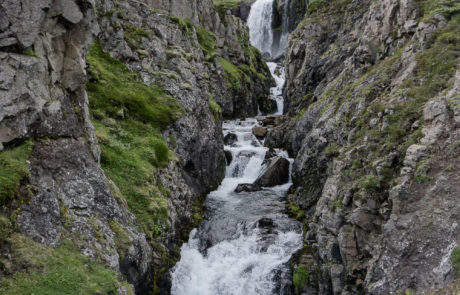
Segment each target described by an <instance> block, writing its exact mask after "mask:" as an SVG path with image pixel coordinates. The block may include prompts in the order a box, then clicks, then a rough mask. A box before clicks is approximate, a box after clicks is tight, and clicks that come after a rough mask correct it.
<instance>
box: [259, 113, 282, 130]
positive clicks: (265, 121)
mask: <svg viewBox="0 0 460 295" xmlns="http://www.w3.org/2000/svg"><path fill="white" fill-rule="evenodd" d="M257 121H259V122H260V123H261V124H262V125H263V126H275V127H276V126H279V125H281V124H283V123H284V122H285V121H286V116H284V115H267V116H260V117H257Z"/></svg>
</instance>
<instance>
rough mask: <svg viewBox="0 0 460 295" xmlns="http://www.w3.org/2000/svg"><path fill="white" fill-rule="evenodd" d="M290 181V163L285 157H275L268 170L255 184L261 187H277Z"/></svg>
mask: <svg viewBox="0 0 460 295" xmlns="http://www.w3.org/2000/svg"><path fill="white" fill-rule="evenodd" d="M288 181H289V161H288V160H287V159H286V158H283V157H273V158H272V159H271V160H270V163H269V164H268V168H267V170H266V171H265V172H264V173H263V174H262V175H261V176H260V177H259V178H257V180H256V181H255V182H254V184H256V185H259V186H275V185H280V184H284V183H286V182H288Z"/></svg>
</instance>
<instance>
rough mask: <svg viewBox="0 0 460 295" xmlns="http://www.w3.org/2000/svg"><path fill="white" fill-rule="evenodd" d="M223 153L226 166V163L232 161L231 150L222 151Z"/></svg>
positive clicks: (228, 163)
mask: <svg viewBox="0 0 460 295" xmlns="http://www.w3.org/2000/svg"><path fill="white" fill-rule="evenodd" d="M224 155H225V163H226V164H227V166H228V165H230V163H232V160H233V156H232V152H231V151H224Z"/></svg>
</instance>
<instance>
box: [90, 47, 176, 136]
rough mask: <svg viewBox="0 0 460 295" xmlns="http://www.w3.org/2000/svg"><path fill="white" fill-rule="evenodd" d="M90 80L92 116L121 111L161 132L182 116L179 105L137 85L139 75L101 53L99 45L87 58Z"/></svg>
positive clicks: (153, 89)
mask: <svg viewBox="0 0 460 295" xmlns="http://www.w3.org/2000/svg"><path fill="white" fill-rule="evenodd" d="M87 62H88V64H89V74H90V75H91V78H92V79H91V80H90V82H89V83H87V85H86V89H87V91H88V93H90V95H91V96H92V98H93V99H90V108H91V110H92V112H93V114H94V115H96V116H97V115H99V117H104V113H105V114H106V115H108V116H110V117H116V116H118V115H119V112H120V111H121V110H123V112H125V113H126V115H127V116H129V117H130V118H133V119H134V120H137V121H140V122H144V123H148V124H150V125H152V126H153V127H155V128H164V127H166V126H167V125H168V124H169V123H171V122H172V121H173V120H174V119H176V118H178V117H179V116H180V114H181V112H182V109H181V106H180V104H179V103H178V102H177V101H176V100H175V99H174V98H172V97H171V96H169V95H167V94H166V93H165V92H164V91H163V90H162V89H161V88H160V87H158V86H156V85H146V84H144V83H142V82H141V81H140V76H139V74H138V73H135V72H133V71H131V70H130V69H129V68H128V67H126V66H125V65H124V64H123V63H121V62H120V61H118V60H116V59H113V58H111V57H110V56H109V54H107V53H104V52H103V51H102V47H101V45H100V44H99V43H97V42H96V43H94V44H93V45H92V46H91V49H90V52H89V55H88V56H87Z"/></svg>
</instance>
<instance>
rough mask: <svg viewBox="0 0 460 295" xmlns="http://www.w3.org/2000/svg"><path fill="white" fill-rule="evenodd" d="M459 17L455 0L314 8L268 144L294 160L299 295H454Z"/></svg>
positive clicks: (294, 46)
mask: <svg viewBox="0 0 460 295" xmlns="http://www.w3.org/2000/svg"><path fill="white" fill-rule="evenodd" d="M459 21H460V7H459V6H458V3H456V2H455V1H444V2H442V3H441V2H438V1H393V0H387V1H310V3H309V6H308V13H307V14H306V16H305V17H304V19H303V20H302V21H301V23H300V24H299V25H298V26H297V28H296V30H295V31H294V32H293V33H292V34H291V36H290V39H289V45H288V49H287V57H286V62H285V63H286V75H287V77H286V88H285V96H286V97H285V99H286V100H285V102H286V103H285V108H286V110H287V122H286V123H285V124H284V125H282V126H280V127H277V128H274V129H272V130H270V131H269V132H268V135H267V140H266V142H267V143H268V145H269V146H276V147H279V146H282V147H284V148H285V149H287V150H288V151H289V153H290V154H291V155H292V156H294V157H295V161H294V166H293V174H292V177H293V182H294V186H293V189H292V191H291V194H290V196H289V200H290V204H289V206H288V209H289V210H290V212H291V213H292V215H293V216H295V217H297V218H298V219H299V220H301V221H302V222H303V224H304V227H305V229H306V231H305V236H304V243H305V247H304V249H303V250H302V251H301V252H299V253H298V255H297V257H296V259H294V261H293V268H294V270H295V273H294V283H295V284H296V287H297V291H298V292H299V293H304V294H361V293H365V294H403V293H405V294H428V293H430V294H431V292H438V293H439V294H454V293H455V290H457V292H458V278H459V277H458V275H459V273H458V266H455V265H458V263H459V261H458V254H455V253H458V251H459V250H458V249H459V248H458V246H456V245H458V241H459V238H460V230H459V227H458V221H459V215H458V213H459V212H460V210H459V205H458V196H459V195H460V191H459V190H460V186H459V185H458V183H459V181H458V175H457V173H456V172H455V171H458V169H459V164H460V162H459V155H460V150H459V149H458V146H459V145H458V142H459V139H460V129H459V127H460V125H459V114H460V109H459V101H460V91H459V85H460V84H459V83H460V80H459V78H460V76H459V62H458V58H459V57H460V55H459V52H460V51H459V49H460V43H459V39H458V38H456V37H454V36H457V35H458V34H459ZM398 292H399V293H398ZM438 293H436V294H438Z"/></svg>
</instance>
